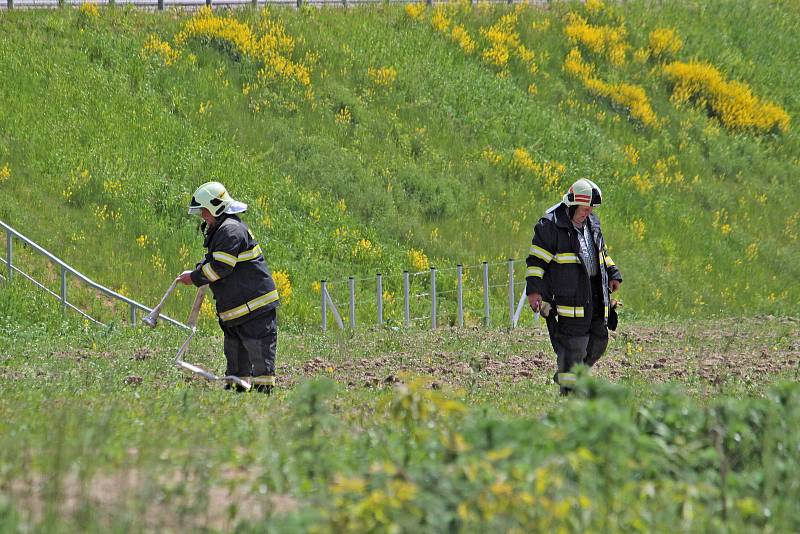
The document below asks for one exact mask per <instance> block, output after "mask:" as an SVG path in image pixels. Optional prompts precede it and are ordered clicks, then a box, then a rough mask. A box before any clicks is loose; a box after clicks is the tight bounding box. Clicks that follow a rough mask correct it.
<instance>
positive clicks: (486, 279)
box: [483, 262, 491, 326]
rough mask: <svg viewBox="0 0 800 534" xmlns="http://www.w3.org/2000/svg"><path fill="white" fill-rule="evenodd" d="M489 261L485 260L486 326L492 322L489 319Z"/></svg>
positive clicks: (484, 295) (484, 301) (484, 313)
mask: <svg viewBox="0 0 800 534" xmlns="http://www.w3.org/2000/svg"><path fill="white" fill-rule="evenodd" d="M490 313H491V310H490V309H489V263H488V262H483V321H484V323H486V326H489V324H490V323H491V321H490V319H489V314H490Z"/></svg>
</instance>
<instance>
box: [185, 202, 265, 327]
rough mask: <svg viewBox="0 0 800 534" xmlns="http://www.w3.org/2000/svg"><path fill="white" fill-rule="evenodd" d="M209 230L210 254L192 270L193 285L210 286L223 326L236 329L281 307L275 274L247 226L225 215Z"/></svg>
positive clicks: (207, 239) (232, 216) (207, 236)
mask: <svg viewBox="0 0 800 534" xmlns="http://www.w3.org/2000/svg"><path fill="white" fill-rule="evenodd" d="M205 231H206V238H205V242H204V243H203V246H204V247H206V248H207V249H208V252H207V253H206V257H205V258H204V259H203V261H202V262H200V263H198V264H197V266H196V268H195V270H194V271H192V275H191V276H192V283H194V285H196V286H198V287H199V286H202V285H205V284H209V287H210V288H211V292H212V293H213V294H214V300H216V302H217V315H218V316H219V319H220V323H222V324H224V325H226V326H235V325H238V324H242V323H245V322H247V321H249V320H251V319H254V318H256V317H258V316H260V315H263V314H265V313H266V312H268V311H269V310H272V309H274V308H276V307H278V305H279V300H278V290H277V289H276V288H275V282H274V281H273V279H272V274H271V273H270V271H269V267H267V264H266V262H265V261H264V255H263V254H262V253H261V247H260V246H259V244H258V243H257V242H256V240H255V238H254V237H253V234H252V233H251V232H250V229H249V228H247V225H246V224H244V223H243V222H242V220H241V219H239V217H238V216H236V215H222V216H221V217H220V218H219V219H218V220H217V222H216V223H215V224H214V225H212V226H210V227H208V228H206V229H205Z"/></svg>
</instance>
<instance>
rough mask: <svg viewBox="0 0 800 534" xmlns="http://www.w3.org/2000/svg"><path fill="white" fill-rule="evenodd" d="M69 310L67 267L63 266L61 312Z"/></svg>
mask: <svg viewBox="0 0 800 534" xmlns="http://www.w3.org/2000/svg"><path fill="white" fill-rule="evenodd" d="M66 311H67V269H66V268H65V267H64V266H63V265H62V266H61V312H62V313H66Z"/></svg>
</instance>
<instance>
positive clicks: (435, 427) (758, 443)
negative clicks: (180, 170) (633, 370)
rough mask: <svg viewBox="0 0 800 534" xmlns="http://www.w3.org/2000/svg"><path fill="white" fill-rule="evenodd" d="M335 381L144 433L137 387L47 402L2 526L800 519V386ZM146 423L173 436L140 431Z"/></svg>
mask: <svg viewBox="0 0 800 534" xmlns="http://www.w3.org/2000/svg"><path fill="white" fill-rule="evenodd" d="M340 395H341V391H337V388H336V387H335V386H334V384H333V383H332V382H330V381H325V380H323V381H309V382H305V383H303V384H302V385H300V386H299V387H298V388H296V389H295V390H294V391H293V392H291V394H289V395H288V396H287V397H286V398H281V399H275V398H273V399H266V398H264V399H258V400H254V399H253V398H244V397H233V398H231V397H230V396H227V397H224V396H222V395H213V397H214V398H213V399H204V398H203V396H201V395H197V393H196V392H191V391H184V392H183V393H182V394H175V393H172V394H169V393H167V395H166V397H163V398H161V400H160V401H158V402H155V403H152V404H151V405H150V407H149V408H148V409H147V410H146V411H144V412H143V413H141V414H139V416H138V417H137V418H135V419H129V420H127V421H126V422H125V425H124V426H128V425H130V426H132V427H134V428H131V429H130V432H127V433H126V435H125V437H124V439H123V440H122V441H120V436H118V435H117V432H118V427H119V426H120V421H119V419H120V418H125V417H126V415H125V412H126V411H129V410H130V407H124V406H125V405H131V404H132V405H135V404H137V402H138V401H137V400H135V399H134V397H133V396H131V395H129V394H125V393H121V394H120V395H119V396H118V397H116V398H110V402H109V403H107V404H106V405H105V406H102V407H97V408H92V409H86V408H85V407H81V406H80V403H78V402H75V401H74V400H69V399H62V400H60V401H55V400H54V401H51V402H49V403H47V404H46V405H45V406H46V407H47V411H48V419H49V422H48V424H47V426H48V433H47V437H48V439H47V440H38V439H34V437H35V436H36V435H37V434H36V432H35V431H34V429H35V427H37V426H39V425H41V424H42V423H41V422H36V421H29V422H27V423H22V422H21V421H16V422H15V423H16V424H13V425H8V424H7V423H6V424H5V425H4V426H5V428H4V429H3V430H4V431H3V437H2V440H1V443H2V445H3V447H2V450H3V453H2V455H1V456H0V462H1V463H0V466H2V469H0V481H2V488H3V493H2V495H3V500H2V503H3V506H2V507H0V522H2V524H3V525H4V526H5V527H6V530H9V529H10V530H16V529H28V528H36V529H37V530H39V529H43V530H45V531H54V532H57V531H62V530H63V531H70V530H72V529H74V528H79V529H81V530H82V531H100V530H107V529H108V528H112V529H114V530H128V529H133V530H141V529H155V530H162V529H171V530H195V529H211V530H216V529H226V530H227V529H232V528H235V529H237V530H239V531H246V532H247V531H254V532H255V531H263V530H264V529H265V528H266V529H267V530H269V531H270V532H296V531H298V530H306V529H313V530H314V531H319V532H364V531H378V532H389V531H412V530H414V531H422V532H443V531H455V532H477V531H488V530H491V531H520V532H530V531H550V530H552V529H565V530H566V531H567V532H572V531H585V530H586V529H591V530H599V531H606V532H629V531H631V530H642V531H665V530H677V531H717V530H720V529H726V528H727V529H731V530H733V531H750V530H752V531H760V530H762V529H764V528H769V529H774V530H776V531H794V530H796V529H797V528H798V526H799V525H798V523H797V521H798V519H797V515H796V514H795V509H794V505H795V503H796V499H797V498H798V497H800V486H799V485H798V482H797V480H798V474H800V473H799V472H798V470H799V468H800V466H799V465H798V455H797V448H798V446H800V435H798V433H797V428H798V423H800V421H798V415H797V414H798V403H799V402H800V389H798V387H797V385H796V384H782V385H777V386H775V387H774V388H772V389H771V390H770V391H769V392H768V394H767V395H766V396H765V397H764V398H742V399H735V398H729V397H719V398H715V399H714V400H712V401H711V402H709V403H708V404H707V405H704V406H703V405H698V404H697V403H696V402H695V401H693V400H691V398H689V397H686V396H685V395H684V394H683V393H681V392H680V391H678V390H675V389H674V388H669V387H667V388H660V389H658V390H657V391H656V393H655V394H654V395H653V396H652V397H651V398H650V399H649V400H647V401H645V402H643V403H641V404H633V405H632V404H631V403H630V402H629V399H630V397H631V391H630V390H629V389H628V388H626V387H625V386H621V385H611V384H608V383H606V382H603V381H599V380H593V379H585V380H583V381H582V382H581V385H580V393H579V394H578V395H576V397H575V398H573V399H570V400H569V401H566V402H561V403H559V404H557V405H556V406H554V407H553V408H552V409H550V410H549V411H548V412H547V413H546V414H545V415H544V416H543V417H536V418H532V417H521V418H514V419H510V418H507V417H503V416H500V415H497V414H496V413H494V412H493V411H491V410H490V411H486V410H481V409H475V408H470V407H467V406H465V405H464V404H462V403H461V402H459V401H457V400H455V399H453V398H452V397H451V396H450V395H449V394H446V393H441V392H439V391H435V390H432V389H430V388H429V387H428V384H426V382H425V381H424V380H421V379H419V380H411V381H409V382H407V383H405V384H403V385H401V386H398V387H396V388H394V390H393V392H392V393H391V394H389V395H387V396H385V397H384V400H382V401H380V402H377V403H375V402H370V403H369V404H368V405H366V406H364V407H363V409H364V411H365V413H371V415H369V416H366V415H362V416H360V417H353V416H351V415H348V414H347V413H343V412H341V411H340V409H339V408H338V407H337V406H338V405H339V402H340V401H339V399H340ZM208 400H210V401H211V402H210V403H209V402H207V401H208ZM223 407H224V409H225V410H229V411H228V417H227V421H226V420H225V419H226V418H225V417H224V416H223V413H224V412H223V411H221V410H222V409H223ZM7 409H8V406H6V407H5V408H4V411H6V410H7ZM234 410H238V411H239V412H240V413H241V414H242V415H240V416H239V418H232V417H230V413H233V411H234ZM208 412H216V413H217V415H216V416H209V415H207V414H208ZM244 414H249V415H244ZM4 419H5V420H6V421H8V417H7V415H6V414H4ZM153 426H160V427H161V428H162V430H163V431H164V434H163V435H157V439H156V440H153V439H152V438H150V439H148V440H143V439H142V438H143V436H142V434H144V433H146V432H147V428H148V427H153ZM215 426H219V427H223V428H224V432H222V433H220V432H217V431H216V430H215ZM112 442H116V445H115V446H114V447H113V448H109V443H112ZM211 443H215V444H216V446H217V447H219V445H220V444H221V443H225V446H224V450H225V451H227V452H225V453H224V454H220V452H221V451H220V450H213V449H209V448H207V446H208V445H210V444H211ZM109 454H110V455H111V457H109ZM109 462H110V463H111V464H112V465H113V467H111V466H110V465H109ZM237 503H238V504H237ZM143 512H145V513H143Z"/></svg>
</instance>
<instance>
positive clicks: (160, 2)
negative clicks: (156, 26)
mask: <svg viewBox="0 0 800 534" xmlns="http://www.w3.org/2000/svg"><path fill="white" fill-rule="evenodd" d="M158 10H159V11H164V0H158Z"/></svg>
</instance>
